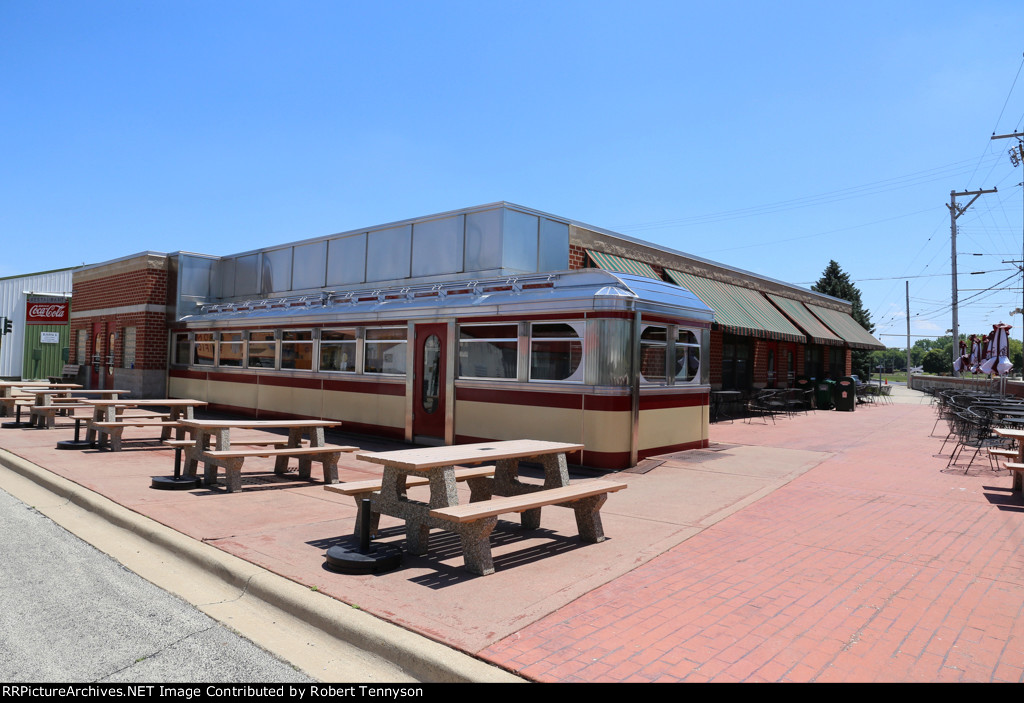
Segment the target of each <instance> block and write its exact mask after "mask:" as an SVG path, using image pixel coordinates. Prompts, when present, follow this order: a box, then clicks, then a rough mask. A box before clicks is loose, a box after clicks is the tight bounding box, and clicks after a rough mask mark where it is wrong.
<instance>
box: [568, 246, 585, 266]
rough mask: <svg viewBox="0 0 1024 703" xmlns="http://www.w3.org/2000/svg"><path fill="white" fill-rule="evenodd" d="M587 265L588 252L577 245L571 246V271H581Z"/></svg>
mask: <svg viewBox="0 0 1024 703" xmlns="http://www.w3.org/2000/svg"><path fill="white" fill-rule="evenodd" d="M586 265H587V250H586V249H584V248H583V247H581V246H579V245H577V244H570V245H569V269H570V270H575V269H581V268H584V267H585V266H586Z"/></svg>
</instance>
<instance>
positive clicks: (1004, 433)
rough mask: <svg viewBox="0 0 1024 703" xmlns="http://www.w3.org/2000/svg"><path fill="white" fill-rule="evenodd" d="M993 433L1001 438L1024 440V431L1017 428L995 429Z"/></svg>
mask: <svg viewBox="0 0 1024 703" xmlns="http://www.w3.org/2000/svg"><path fill="white" fill-rule="evenodd" d="M992 431H993V432H995V433H996V434H997V435H999V436H1000V437H1007V438H1009V439H1024V430H1018V429H1017V428H1016V427H993V428H992Z"/></svg>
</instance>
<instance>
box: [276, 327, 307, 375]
mask: <svg viewBox="0 0 1024 703" xmlns="http://www.w3.org/2000/svg"><path fill="white" fill-rule="evenodd" d="M281 368H282V369H301V370H303V371H312V370H313V333H312V332H311V331H310V330H285V331H284V332H282V333H281Z"/></svg>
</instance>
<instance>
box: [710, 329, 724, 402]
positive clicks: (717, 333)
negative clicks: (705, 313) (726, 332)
mask: <svg viewBox="0 0 1024 703" xmlns="http://www.w3.org/2000/svg"><path fill="white" fill-rule="evenodd" d="M710 353H711V359H710V363H711V367H710V374H711V378H710V383H711V387H712V388H721V387H722V330H711V352H710Z"/></svg>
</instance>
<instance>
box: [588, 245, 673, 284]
mask: <svg viewBox="0 0 1024 703" xmlns="http://www.w3.org/2000/svg"><path fill="white" fill-rule="evenodd" d="M587 256H589V257H590V260H591V261H593V262H594V264H595V265H596V266H597V267H598V268H601V269H604V270H605V271H615V272H618V273H631V274H633V275H634V276H646V277H647V278H654V279H656V280H659V281H660V280H661V276H659V275H658V274H656V273H655V272H654V269H652V268H651V267H650V265H649V264H645V263H643V262H642V261H633V260H632V259H624V258H622V257H621V256H615V255H614V254H603V253H601V252H599V251H590V250H589V249H588V250H587Z"/></svg>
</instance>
